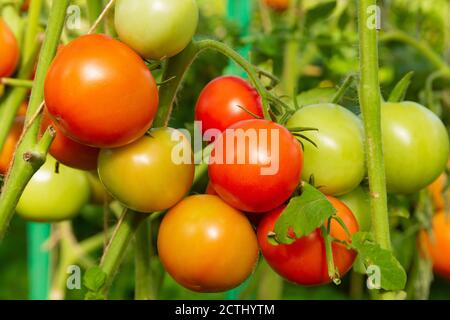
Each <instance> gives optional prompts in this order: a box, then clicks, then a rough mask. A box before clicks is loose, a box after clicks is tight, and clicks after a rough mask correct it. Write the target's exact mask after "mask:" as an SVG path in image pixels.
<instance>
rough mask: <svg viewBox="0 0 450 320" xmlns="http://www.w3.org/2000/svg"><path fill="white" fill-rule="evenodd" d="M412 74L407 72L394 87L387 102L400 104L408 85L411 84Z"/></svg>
mask: <svg viewBox="0 0 450 320" xmlns="http://www.w3.org/2000/svg"><path fill="white" fill-rule="evenodd" d="M413 75H414V72H413V71H411V72H408V73H407V74H406V75H405V76H404V77H403V78H402V79H401V80H400V81H399V82H398V83H397V85H396V86H395V88H394V89H393V90H392V92H391V95H390V96H389V99H388V101H389V102H401V101H403V100H404V99H405V96H406V92H407V91H408V88H409V85H410V84H411V79H412V77H413Z"/></svg>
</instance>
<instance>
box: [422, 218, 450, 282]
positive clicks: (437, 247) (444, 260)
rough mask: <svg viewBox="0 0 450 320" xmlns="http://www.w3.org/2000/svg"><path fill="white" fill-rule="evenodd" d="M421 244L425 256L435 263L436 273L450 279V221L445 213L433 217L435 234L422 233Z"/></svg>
mask: <svg viewBox="0 0 450 320" xmlns="http://www.w3.org/2000/svg"><path fill="white" fill-rule="evenodd" d="M419 239H420V243H421V245H422V249H423V253H424V255H425V256H427V257H430V258H431V260H432V261H433V269H434V271H435V272H436V273H437V274H439V275H441V276H443V277H445V278H447V279H450V259H449V253H450V220H449V218H448V216H447V215H446V214H445V212H444V211H440V212H438V213H436V215H435V216H434V217H433V234H432V236H430V235H429V234H428V233H427V232H426V231H422V232H421V233H420V238H419Z"/></svg>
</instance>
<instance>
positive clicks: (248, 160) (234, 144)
mask: <svg viewBox="0 0 450 320" xmlns="http://www.w3.org/2000/svg"><path fill="white" fill-rule="evenodd" d="M221 150H223V151H224V152H221ZM302 167H303V151H302V148H301V146H300V143H299V142H298V141H297V140H296V139H295V137H294V136H293V135H292V134H291V133H290V132H289V131H288V130H287V129H286V128H284V127H282V126H280V125H278V124H276V123H274V122H271V121H267V120H259V119H254V120H246V121H241V122H239V123H237V124H236V125H234V126H232V127H230V129H229V130H226V131H225V132H224V133H223V134H222V135H221V136H220V137H219V138H218V139H217V141H216V142H215V148H214V150H213V151H212V153H211V163H210V164H209V168H208V173H209V177H210V181H211V184H212V186H213V188H214V190H216V192H217V194H218V195H220V197H221V198H222V199H223V200H225V201H226V202H227V203H228V204H230V205H232V206H233V207H235V208H237V209H239V210H241V211H246V212H267V211H270V210H272V209H274V208H276V207H278V206H280V205H282V204H283V203H284V202H285V201H286V200H287V199H289V197H290V196H291V195H292V193H293V192H294V191H295V189H296V187H297V186H298V184H299V182H300V178H301V173H302V172H301V171H302Z"/></svg>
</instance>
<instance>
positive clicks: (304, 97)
mask: <svg viewBox="0 0 450 320" xmlns="http://www.w3.org/2000/svg"><path fill="white" fill-rule="evenodd" d="M336 92H337V89H336V88H314V89H311V90H308V91H304V92H302V93H300V94H299V95H298V96H297V102H298V105H299V106H300V107H303V106H308V105H312V104H318V103H327V102H331V101H332V100H333V97H334V96H335V95H336Z"/></svg>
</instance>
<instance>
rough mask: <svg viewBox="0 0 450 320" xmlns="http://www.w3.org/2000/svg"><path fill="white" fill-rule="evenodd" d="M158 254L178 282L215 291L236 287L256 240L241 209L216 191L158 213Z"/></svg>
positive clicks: (252, 260)
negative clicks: (226, 200) (227, 201)
mask: <svg viewBox="0 0 450 320" xmlns="http://www.w3.org/2000/svg"><path fill="white" fill-rule="evenodd" d="M158 253H159V256H160V259H161V262H162V264H163V265H164V267H165V269H166V270H167V272H168V273H169V274H170V275H171V276H172V277H173V278H174V279H175V280H176V281H177V282H178V283H180V284H181V285H183V286H184V287H186V288H189V289H191V290H194V291H199V292H220V291H226V290H229V289H232V288H234V287H236V286H238V285H239V284H241V283H242V282H244V280H245V279H247V278H248V276H249V275H250V274H251V273H252V271H253V269H254V267H255V265H256V262H257V260H258V243H257V240H256V235H255V232H254V230H253V228H252V226H251V224H250V222H249V221H248V220H247V218H246V217H245V215H244V214H243V213H241V212H239V211H237V210H236V209H234V208H232V207H230V206H229V205H227V204H226V203H225V202H223V201H222V200H221V199H220V198H219V197H217V196H211V195H196V196H191V197H188V198H186V199H184V200H183V201H181V202H180V203H179V204H178V205H176V206H175V207H174V208H172V209H171V210H169V212H168V213H167V214H166V216H165V217H164V219H163V221H162V222H161V227H160V229H159V234H158Z"/></svg>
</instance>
